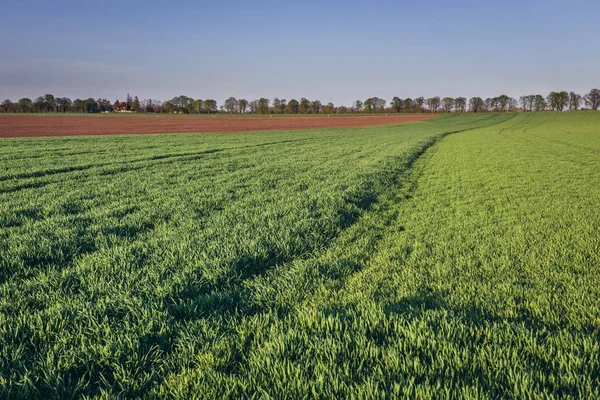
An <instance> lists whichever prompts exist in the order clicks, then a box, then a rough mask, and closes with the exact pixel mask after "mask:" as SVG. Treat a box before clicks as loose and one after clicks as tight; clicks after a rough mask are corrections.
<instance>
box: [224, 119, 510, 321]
mask: <svg viewBox="0 0 600 400" xmlns="http://www.w3.org/2000/svg"><path fill="white" fill-rule="evenodd" d="M514 117H515V115H512V116H510V117H509V118H505V119H503V120H501V121H498V122H496V123H494V124H490V125H484V126H483V127H489V126H493V125H497V124H501V123H504V122H506V121H509V120H511V119H512V118H514ZM491 118H497V115H495V116H493V117H491ZM481 127H482V126H477V127H472V128H467V129H458V130H454V131H448V132H445V133H442V134H440V135H438V136H436V137H434V138H433V139H431V140H428V141H425V142H422V143H421V147H420V148H417V149H415V151H414V152H413V153H411V154H409V155H408V157H405V156H398V158H397V163H396V168H395V170H394V171H393V172H391V173H390V175H388V176H384V177H379V178H375V179H379V180H380V182H385V185H386V187H387V188H388V190H387V191H384V192H380V193H378V195H377V197H376V198H375V199H374V200H373V201H372V202H371V203H370V205H369V207H368V208H366V209H364V211H365V212H364V214H362V215H361V216H360V217H359V218H358V219H356V220H355V221H353V222H352V223H351V224H350V225H348V226H347V227H345V229H344V230H342V231H341V232H340V233H339V234H338V235H337V236H336V237H334V238H332V239H331V242H330V243H329V244H328V246H327V247H325V248H323V249H321V250H320V251H319V252H317V253H313V254H309V255H308V257H306V256H304V257H296V258H293V259H291V260H288V261H286V262H284V263H283V264H279V265H278V264H277V263H273V264H270V265H266V266H265V267H264V268H263V271H262V273H261V274H259V275H252V276H250V277H246V278H245V279H244V280H243V281H242V283H241V286H242V288H241V289H236V290H237V291H240V292H241V293H244V294H242V295H239V297H240V299H241V300H240V302H241V303H242V304H240V306H241V307H240V308H241V309H246V310H252V311H251V312H252V313H255V312H259V310H260V309H262V308H263V307H264V305H268V306H274V307H278V306H282V305H283V304H288V305H289V299H288V301H286V300H284V299H279V300H277V297H278V296H279V297H281V296H283V297H285V296H287V295H289V292H288V293H286V292H287V290H286V289H287V288H289V287H290V286H292V287H297V288H302V289H301V290H298V291H297V294H298V296H299V298H296V299H295V300H294V303H298V304H300V302H301V301H303V300H305V299H307V298H310V293H311V291H313V290H315V289H316V288H317V287H318V285H319V284H321V283H322V282H323V279H325V280H328V281H329V284H331V285H335V286H336V287H338V289H341V287H342V286H343V284H344V282H346V280H347V279H348V278H349V277H350V276H351V275H353V274H354V273H356V272H358V271H360V270H361V269H362V268H363V267H364V266H365V265H367V264H368V263H369V262H370V260H372V258H373V257H375V256H376V251H372V250H373V249H376V248H377V246H378V244H379V243H381V241H382V240H383V238H384V237H385V234H386V232H387V231H388V230H392V231H393V230H395V229H398V227H397V226H395V225H394V219H395V217H396V212H395V208H396V207H398V203H401V202H403V201H405V200H407V199H409V198H411V197H412V192H413V191H414V190H415V188H416V187H415V186H414V185H415V183H416V178H417V177H416V176H415V171H414V165H415V164H416V163H417V161H419V160H420V159H421V158H422V157H424V156H425V155H426V154H428V152H430V151H431V148H432V147H433V146H434V145H436V144H437V143H439V142H440V141H441V140H443V138H444V137H446V136H448V135H452V134H455V133H461V132H467V131H471V130H475V129H479V128H481ZM367 231H369V234H366V232H367ZM365 237H372V238H374V240H372V241H370V242H369V245H368V246H366V247H365V248H364V249H363V250H364V253H365V254H366V256H365V255H364V254H363V255H362V256H361V257H363V261H362V262H361V263H356V262H354V261H352V260H351V259H350V258H351V257H350V256H348V254H347V250H346V247H345V246H346V245H351V244H353V243H356V242H358V241H360V240H361V239H364V238H365ZM346 242H348V243H346ZM332 255H334V257H333V258H334V259H336V262H335V263H333V264H331V263H328V262H324V261H323V260H326V259H328V258H331V257H332ZM265 272H266V273H265ZM327 277H332V278H330V279H328V278H327ZM253 284H256V285H258V286H257V287H259V288H260V290H252V289H251V288H252V287H253ZM279 285H280V286H279ZM309 286H310V287H309ZM261 293H262V294H261ZM265 293H266V295H265ZM252 299H254V301H253V300H252ZM244 303H246V304H245V305H244ZM261 304H262V305H263V306H260V305H261ZM257 306H258V307H257Z"/></svg>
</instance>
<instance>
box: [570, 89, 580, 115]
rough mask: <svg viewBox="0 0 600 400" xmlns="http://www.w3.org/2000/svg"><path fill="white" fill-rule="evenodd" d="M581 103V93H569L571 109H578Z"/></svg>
mask: <svg viewBox="0 0 600 400" xmlns="http://www.w3.org/2000/svg"><path fill="white" fill-rule="evenodd" d="M580 105H581V95H580V94H577V93H575V92H571V93H569V110H570V111H577V110H579V106H580Z"/></svg>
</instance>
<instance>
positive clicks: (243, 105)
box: [238, 99, 248, 114]
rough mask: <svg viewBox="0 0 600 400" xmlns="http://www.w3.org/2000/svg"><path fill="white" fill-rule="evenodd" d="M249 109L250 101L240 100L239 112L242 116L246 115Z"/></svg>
mask: <svg viewBox="0 0 600 400" xmlns="http://www.w3.org/2000/svg"><path fill="white" fill-rule="evenodd" d="M247 108H248V100H246V99H239V100H238V110H239V112H240V114H245V113H246V109H247Z"/></svg>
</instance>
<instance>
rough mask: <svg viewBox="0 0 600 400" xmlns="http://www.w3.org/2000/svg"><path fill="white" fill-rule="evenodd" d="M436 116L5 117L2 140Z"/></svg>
mask: <svg viewBox="0 0 600 400" xmlns="http://www.w3.org/2000/svg"><path fill="white" fill-rule="evenodd" d="M434 117H435V115H394V116H354V117H325V116H323V117H214V118H212V117H164V116H158V117H152V116H149V117H129V116H127V117H112V116H104V115H99V116H98V117H94V116H87V117H73V116H39V115H27V116H6V115H4V116H2V115H0V137H3V138H8V137H36V136H77V135H117V134H144V133H233V132H253V131H267V130H300V129H315V128H353V127H361V126H374V125H388V124H399V123H404V122H412V121H420V120H424V119H430V118H434Z"/></svg>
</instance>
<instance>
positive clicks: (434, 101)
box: [427, 96, 441, 113]
mask: <svg viewBox="0 0 600 400" xmlns="http://www.w3.org/2000/svg"><path fill="white" fill-rule="evenodd" d="M440 103H441V100H440V98H439V97H437V96H436V97H430V98H428V99H427V107H428V108H429V111H430V112H432V113H436V112H437V110H438V108H440Z"/></svg>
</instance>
